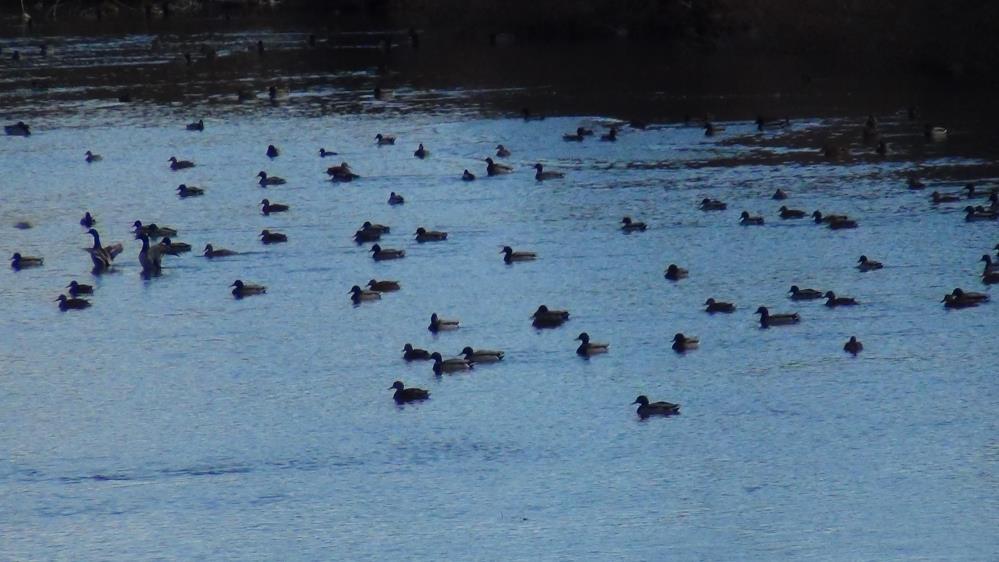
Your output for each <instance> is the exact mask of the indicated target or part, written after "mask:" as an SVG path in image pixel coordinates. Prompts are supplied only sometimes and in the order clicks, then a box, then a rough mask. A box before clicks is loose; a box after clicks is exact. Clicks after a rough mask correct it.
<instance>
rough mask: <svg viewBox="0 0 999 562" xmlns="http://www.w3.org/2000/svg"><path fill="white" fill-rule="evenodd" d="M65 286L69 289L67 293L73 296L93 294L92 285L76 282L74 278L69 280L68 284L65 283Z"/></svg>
mask: <svg viewBox="0 0 999 562" xmlns="http://www.w3.org/2000/svg"><path fill="white" fill-rule="evenodd" d="M66 288H67V289H69V294H70V295H71V296H73V297H78V296H80V295H92V294H94V286H93V285H84V284H82V283H77V282H76V280H75V279H74V280H72V281H70V282H69V285H66Z"/></svg>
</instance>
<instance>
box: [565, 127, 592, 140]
mask: <svg viewBox="0 0 999 562" xmlns="http://www.w3.org/2000/svg"><path fill="white" fill-rule="evenodd" d="M585 131H586V129H584V128H583V127H577V128H576V132H575V133H566V134H564V135H562V140H564V141H567V142H582V141H583V139H585V138H586V136H587V135H586V134H585Z"/></svg>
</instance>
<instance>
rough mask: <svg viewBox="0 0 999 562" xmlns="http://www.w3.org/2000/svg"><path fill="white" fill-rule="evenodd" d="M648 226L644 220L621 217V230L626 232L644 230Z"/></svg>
mask: <svg viewBox="0 0 999 562" xmlns="http://www.w3.org/2000/svg"><path fill="white" fill-rule="evenodd" d="M646 228H648V227H647V226H646V224H645V223H644V222H637V221H633V220H631V217H623V218H622V219H621V230H622V231H624V232H638V231H644V230H645V229H646Z"/></svg>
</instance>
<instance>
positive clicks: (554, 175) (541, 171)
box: [534, 164, 565, 181]
mask: <svg viewBox="0 0 999 562" xmlns="http://www.w3.org/2000/svg"><path fill="white" fill-rule="evenodd" d="M534 169H535V170H537V172H536V173H535V174H534V179H535V180H537V181H545V180H557V179H560V178H564V177H565V174H564V173H563V172H551V171H549V172H546V171H545V168H544V166H542V165H541V164H535V165H534Z"/></svg>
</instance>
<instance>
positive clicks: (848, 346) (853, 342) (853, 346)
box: [843, 336, 864, 356]
mask: <svg viewBox="0 0 999 562" xmlns="http://www.w3.org/2000/svg"><path fill="white" fill-rule="evenodd" d="M863 349H864V344H862V343H860V342H859V341H857V336H850V341H848V342H846V343H845V344H843V351H845V352H847V353H850V354H853V355H854V356H856V355H857V354H858V353H860V352H861V351H863Z"/></svg>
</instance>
